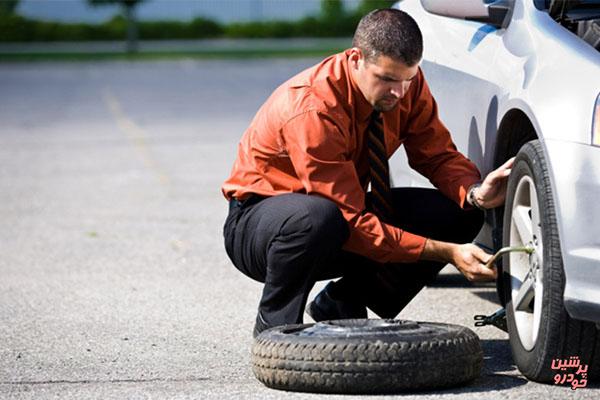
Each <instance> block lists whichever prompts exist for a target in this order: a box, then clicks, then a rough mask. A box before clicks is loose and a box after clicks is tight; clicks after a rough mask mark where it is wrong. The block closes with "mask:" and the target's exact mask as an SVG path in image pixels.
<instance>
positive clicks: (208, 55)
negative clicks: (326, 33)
mask: <svg viewBox="0 0 600 400" xmlns="http://www.w3.org/2000/svg"><path fill="white" fill-rule="evenodd" d="M344 49H345V48H344V47H323V48H309V49H244V50H239V49H236V50H229V49H224V50H207V51H196V52H192V51H156V52H152V51H148V52H140V53H136V54H126V53H123V52H99V53H71V52H69V53H7V54H0V62H15V61H19V62H22V61H104V60H106V61H111V60H127V61H146V60H173V59H181V58H198V59H228V58H229V59H252V58H265V57H270V58H273V57H286V58H287V57H313V56H314V57H318V56H327V55H330V54H334V53H338V52H340V51H343V50H344Z"/></svg>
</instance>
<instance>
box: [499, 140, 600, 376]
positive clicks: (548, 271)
mask: <svg viewBox="0 0 600 400" xmlns="http://www.w3.org/2000/svg"><path fill="white" fill-rule="evenodd" d="M503 236H504V238H503V242H504V246H532V247H534V249H535V251H534V252H533V253H532V254H526V253H510V254H509V255H507V256H506V258H505V260H504V264H503V266H504V271H503V279H504V287H505V291H506V292H505V297H506V299H507V300H508V301H507V304H506V315H507V324H508V332H509V338H510V339H509V340H510V345H511V349H512V354H513V358H514V361H515V363H516V365H517V367H518V368H519V370H520V371H521V372H522V373H523V375H525V376H526V377H527V378H529V379H531V380H535V381H540V382H550V381H551V380H552V378H553V376H554V375H555V374H556V371H553V370H552V368H551V364H552V360H553V359H555V358H559V359H564V358H569V357H570V356H579V358H580V360H581V364H587V365H588V366H589V370H588V379H592V378H597V377H598V375H599V372H600V371H599V370H598V368H595V367H596V366H600V365H597V364H598V360H599V359H600V357H599V355H598V354H596V348H598V350H600V344H599V343H598V341H599V335H598V332H597V330H596V326H595V324H593V323H590V322H583V321H578V320H574V319H572V318H570V317H569V316H568V314H567V312H566V310H565V307H564V304H563V293H564V287H565V274H564V269H563V262H562V255H561V247H560V242H559V236H558V227H557V215H556V210H555V207H554V202H553V199H552V190H551V186H550V178H549V175H548V169H547V164H546V159H545V156H544V151H543V148H542V145H541V143H540V142H539V141H538V140H533V141H531V142H529V143H527V144H525V145H524V146H523V147H522V148H521V150H520V151H519V153H518V154H517V157H516V160H515V163H514V165H513V168H512V172H511V175H510V178H509V180H508V189H507V195H506V204H505V210H504V233H503Z"/></svg>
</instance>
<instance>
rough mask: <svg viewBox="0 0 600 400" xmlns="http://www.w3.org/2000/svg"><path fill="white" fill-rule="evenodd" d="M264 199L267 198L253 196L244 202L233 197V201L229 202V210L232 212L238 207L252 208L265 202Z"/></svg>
mask: <svg viewBox="0 0 600 400" xmlns="http://www.w3.org/2000/svg"><path fill="white" fill-rule="evenodd" d="M264 199H266V197H265V196H259V195H258V194H251V195H250V196H249V197H248V198H246V199H244V200H238V199H236V198H235V197H232V198H231V200H229V209H230V210H231V209H232V208H234V207H237V208H246V207H250V206H252V205H254V204H256V203H259V202H261V201H263V200H264Z"/></svg>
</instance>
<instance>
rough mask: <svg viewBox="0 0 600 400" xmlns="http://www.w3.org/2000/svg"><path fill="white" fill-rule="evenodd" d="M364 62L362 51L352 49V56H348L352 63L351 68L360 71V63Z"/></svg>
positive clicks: (356, 48)
mask: <svg viewBox="0 0 600 400" xmlns="http://www.w3.org/2000/svg"><path fill="white" fill-rule="evenodd" d="M362 60H363V54H362V51H360V49H359V48H358V47H353V48H351V49H350V54H349V56H348V61H349V62H350V66H351V67H352V68H354V69H358V66H359V64H360V62H362Z"/></svg>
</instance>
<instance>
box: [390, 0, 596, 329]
mask: <svg viewBox="0 0 600 400" xmlns="http://www.w3.org/2000/svg"><path fill="white" fill-rule="evenodd" d="M395 7H397V8H400V9H402V10H404V11H406V12H408V13H409V14H410V15H412V16H413V18H415V20H416V21H417V23H418V24H419V26H420V28H421V30H422V32H423V38H424V57H423V62H422V67H423V70H424V73H425V76H426V79H427V81H428V83H429V86H430V88H431V91H432V93H433V95H434V97H435V98H436V101H437V102H438V105H439V112H440V117H441V119H442V121H444V123H445V124H446V125H447V126H448V128H449V129H450V131H451V133H452V137H453V139H454V141H455V143H456V145H457V147H458V148H459V150H460V151H462V152H463V153H464V154H465V155H467V156H468V157H469V158H470V159H471V160H473V161H474V162H475V164H476V165H477V166H478V167H479V168H480V170H481V172H482V174H483V175H485V174H487V173H488V172H490V171H491V170H493V169H494V168H495V166H496V165H495V160H494V155H495V152H496V145H497V135H498V128H499V127H500V125H501V123H502V121H503V119H504V118H510V117H509V116H510V115H512V114H511V112H512V111H514V110H519V111H520V112H521V113H523V114H524V115H525V116H526V117H527V118H528V119H529V121H530V122H531V125H532V126H533V128H534V129H535V132H536V135H537V137H538V138H539V140H540V141H541V142H542V145H543V147H544V150H545V154H546V158H547V161H548V165H549V171H548V172H549V175H550V179H551V187H552V191H553V197H554V202H555V208H556V210H557V213H558V227H559V236H560V243H561V247H562V252H563V262H564V268H565V274H566V280H567V282H566V288H565V304H566V307H567V310H568V311H569V313H570V314H571V315H573V316H575V317H577V318H580V319H589V320H595V321H600V200H595V199H600V148H598V147H593V146H591V130H592V120H593V111H594V105H595V102H596V98H597V96H598V94H599V93H600V53H599V52H598V51H596V50H595V49H594V48H592V47H591V46H589V45H588V44H586V43H585V42H584V41H582V40H581V39H579V38H578V37H577V36H576V35H575V34H573V33H571V32H569V31H568V30H567V29H565V28H564V27H562V26H561V25H559V24H558V23H556V22H555V21H554V20H552V18H551V17H550V16H549V15H548V14H547V13H546V12H544V11H540V10H538V9H536V8H535V6H534V4H533V1H531V0H515V1H514V4H513V7H514V8H513V10H512V16H511V20H510V22H509V24H508V25H507V27H506V29H496V28H494V27H492V26H491V25H487V24H484V23H480V22H474V21H465V20H459V19H456V18H449V17H444V16H439V15H434V14H431V13H429V12H427V11H426V10H425V9H423V7H422V5H421V2H420V1H419V0H405V1H402V2H400V3H397V4H396V5H395ZM496 161H497V160H496ZM500 161H501V160H500ZM390 165H391V168H392V178H393V181H394V184H396V185H407V184H408V185H413V186H431V185H430V184H428V183H427V182H426V180H424V179H423V178H419V177H415V176H414V174H412V175H411V174H408V173H407V172H406V171H408V169H407V168H408V167H407V163H406V156H405V155H399V156H396V157H394V158H392V159H391V160H390ZM400 170H402V171H404V172H402V173H399V171H400ZM592 221H593V222H594V223H593V224H590V222H592ZM490 232H491V229H490V227H489V226H486V227H485V228H484V229H483V230H482V233H481V234H480V237H479V238H478V239H479V240H481V241H482V242H484V243H485V244H488V245H489V244H490V243H491V239H490V238H489V234H490ZM595 308H598V313H597V315H596V314H595V313H592V312H591V310H593V309H595ZM592 314H594V315H592Z"/></svg>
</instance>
